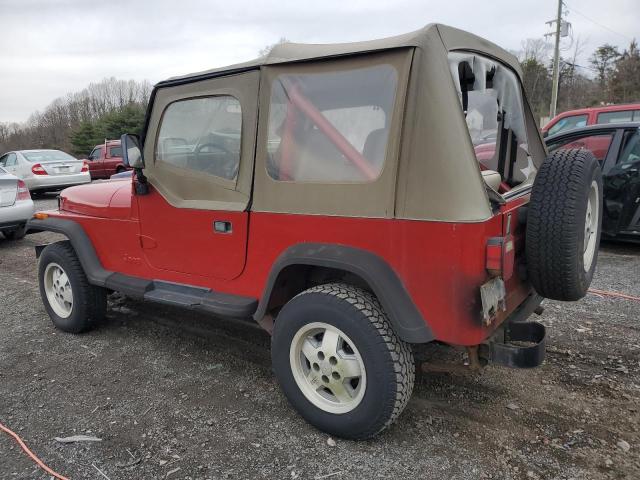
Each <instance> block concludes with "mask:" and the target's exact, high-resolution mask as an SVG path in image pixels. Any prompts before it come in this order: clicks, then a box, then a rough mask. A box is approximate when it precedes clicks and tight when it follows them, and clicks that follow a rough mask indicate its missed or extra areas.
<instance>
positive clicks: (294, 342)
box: [271, 283, 415, 439]
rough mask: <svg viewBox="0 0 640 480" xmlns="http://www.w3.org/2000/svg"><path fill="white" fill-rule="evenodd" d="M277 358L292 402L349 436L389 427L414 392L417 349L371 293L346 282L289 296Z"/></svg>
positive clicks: (318, 423)
mask: <svg viewBox="0 0 640 480" xmlns="http://www.w3.org/2000/svg"><path fill="white" fill-rule="evenodd" d="M271 357H272V362H273V367H274V370H275V374H276V377H277V378H278V382H279V383H280V386H281V387H282V390H283V391H284V393H285V395H286V397H287V399H288V400H289V402H290V403H291V405H292V406H293V407H294V408H295V409H296V410H298V412H299V413H300V415H302V416H303V417H304V418H305V419H306V420H307V421H308V422H309V423H311V424H312V425H314V426H315V427H317V428H319V429H320V430H323V431H325V432H327V433H330V434H333V435H336V436H339V437H343V438H350V439H364V438H369V437H372V436H374V435H376V434H378V433H379V432H381V431H382V430H384V429H385V428H387V427H388V426H389V425H391V424H392V423H393V422H394V421H395V420H396V419H397V418H398V416H399V415H400V413H401V412H402V411H403V410H404V408H405V406H406V405H407V402H408V401H409V398H410V397H411V392H412V391H413V384H414V379H415V364H414V359H413V354H412V352H411V348H410V347H409V345H408V344H406V343H405V342H403V341H402V340H400V339H399V338H398V337H397V336H396V334H395V332H394V331H393V329H392V327H391V324H390V323H389V321H388V319H387V317H386V315H385V313H384V311H383V310H382V307H381V306H380V304H379V302H378V300H377V299H376V298H375V297H374V296H373V295H371V294H370V293H368V292H366V291H365V290H362V289H360V288H356V287H352V286H350V285H346V284H340V283H332V284H327V285H319V286H317V287H313V288H310V289H308V290H306V291H304V292H302V293H301V294H299V295H298V296H296V297H295V298H293V299H292V300H291V301H289V302H288V303H287V304H286V305H285V306H284V308H283V309H282V310H281V311H280V313H279V315H278V317H277V319H276V322H275V328H274V332H273V337H272V348H271Z"/></svg>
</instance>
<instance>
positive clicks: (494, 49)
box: [158, 23, 522, 86]
mask: <svg viewBox="0 0 640 480" xmlns="http://www.w3.org/2000/svg"><path fill="white" fill-rule="evenodd" d="M437 37H439V38H440V39H441V41H442V42H443V43H444V45H445V47H446V49H447V50H467V51H474V50H479V51H482V52H483V53H485V54H489V55H491V56H493V57H495V58H496V59H498V60H500V61H502V62H503V63H506V64H507V65H509V66H510V67H511V68H513V69H514V70H515V71H516V72H517V73H518V75H519V76H522V71H521V69H520V63H519V62H518V59H517V58H516V57H515V56H513V55H512V54H510V53H509V52H507V51H506V50H504V49H502V48H500V47H499V46H497V45H496V44H495V43H492V42H489V41H488V40H485V39H483V38H481V37H478V36H476V35H473V34H472V33H468V32H465V31H463V30H458V29H457V28H453V27H449V26H447V25H443V24H441V23H430V24H428V25H426V26H425V27H422V28H421V29H419V30H415V31H413V32H409V33H405V34H402V35H396V36H394V37H387V38H381V39H377V40H367V41H364V42H352V43H332V44H305V43H282V44H278V45H275V46H274V47H273V49H271V51H270V52H269V54H267V55H266V56H264V57H259V58H256V59H254V60H250V61H248V62H243V63H237V64H234V65H228V66H226V67H218V68H212V69H210V70H204V71H202V72H196V73H190V74H187V75H181V76H177V77H171V78H169V79H168V80H166V81H164V82H160V84H159V85H158V86H162V85H163V84H164V83H173V82H176V81H185V80H187V81H188V80H189V79H194V80H198V79H201V78H203V77H209V76H216V75H218V74H224V73H226V72H234V71H237V70H249V69H252V68H259V67H261V66H263V65H277V64H282V63H289V62H300V61H305V60H314V59H321V58H335V57H341V56H345V55H352V54H356V53H365V52H376V51H382V50H392V49H396V48H403V47H416V48H425V47H426V46H427V44H428V42H430V41H432V40H433V39H434V38H437Z"/></svg>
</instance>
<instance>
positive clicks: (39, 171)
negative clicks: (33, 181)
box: [31, 163, 47, 175]
mask: <svg viewBox="0 0 640 480" xmlns="http://www.w3.org/2000/svg"><path fill="white" fill-rule="evenodd" d="M31 171H32V172H33V174H34V175H47V171H46V170H45V169H44V168H43V167H42V165H40V164H39V163H36V164H35V165H34V166H33V167H31Z"/></svg>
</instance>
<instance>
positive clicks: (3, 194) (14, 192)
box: [0, 167, 35, 240]
mask: <svg viewBox="0 0 640 480" xmlns="http://www.w3.org/2000/svg"><path fill="white" fill-rule="evenodd" d="M34 211H35V207H34V206H33V201H32V200H31V195H29V190H28V189H27V186H26V184H25V182H24V181H23V180H21V179H19V178H18V177H16V176H15V175H11V174H10V173H8V172H7V171H6V170H4V169H3V168H1V167H0V232H2V233H3V234H4V236H5V237H6V238H7V239H9V240H19V239H20V238H22V237H24V235H25V233H26V223H27V220H29V219H30V218H31V217H32V216H33V212H34Z"/></svg>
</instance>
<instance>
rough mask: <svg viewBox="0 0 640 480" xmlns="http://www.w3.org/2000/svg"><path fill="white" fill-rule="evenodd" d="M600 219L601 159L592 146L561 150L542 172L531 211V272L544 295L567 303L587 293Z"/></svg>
mask: <svg viewBox="0 0 640 480" xmlns="http://www.w3.org/2000/svg"><path fill="white" fill-rule="evenodd" d="M601 223H602V173H601V171H600V165H599V164H598V161H597V160H596V158H595V157H594V156H593V153H591V152H590V151H589V150H583V149H570V150H557V151H556V152H554V153H553V154H552V155H550V156H549V157H548V158H547V159H546V160H545V161H544V163H543V164H542V166H541V167H540V169H539V170H538V173H537V175H536V179H535V182H534V184H533V189H532V191H531V200H530V203H529V208H528V213H527V230H526V240H525V242H526V258H527V271H528V273H529V280H530V281H531V284H532V285H533V288H535V290H536V291H537V292H538V293H539V294H540V295H542V296H543V297H546V298H551V299H554V300H564V301H573V300H578V299H580V298H582V297H584V296H585V295H586V293H587V289H588V288H589V285H590V284H591V280H592V278H593V273H594V271H595V268H596V261H597V259H598V247H599V245H600V231H601V227H600V226H601Z"/></svg>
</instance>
